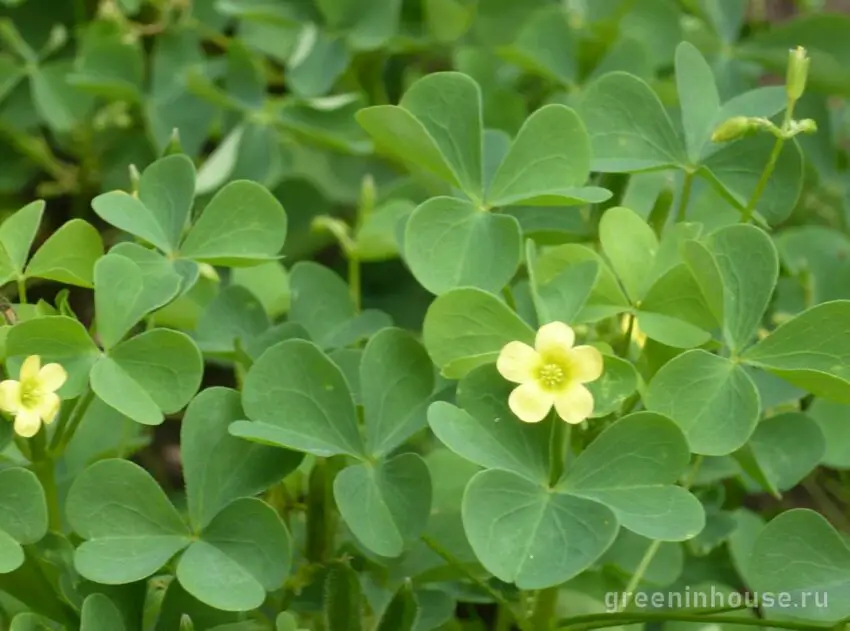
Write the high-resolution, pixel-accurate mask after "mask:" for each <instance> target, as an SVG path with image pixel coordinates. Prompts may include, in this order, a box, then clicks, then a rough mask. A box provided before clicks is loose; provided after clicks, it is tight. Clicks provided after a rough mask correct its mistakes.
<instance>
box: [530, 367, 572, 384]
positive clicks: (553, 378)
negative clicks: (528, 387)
mask: <svg viewBox="0 0 850 631" xmlns="http://www.w3.org/2000/svg"><path fill="white" fill-rule="evenodd" d="M537 378H538V379H539V380H540V384H541V385H542V386H543V387H544V388H546V389H547V390H557V389H558V388H560V387H561V386H563V385H564V383H565V382H566V380H567V371H566V370H565V368H564V366H563V365H561V364H556V363H548V364H543V365H542V366H541V367H540V369H539V370H538V371H537Z"/></svg>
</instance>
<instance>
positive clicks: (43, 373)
mask: <svg viewBox="0 0 850 631" xmlns="http://www.w3.org/2000/svg"><path fill="white" fill-rule="evenodd" d="M67 378H68V373H66V372H65V369H64V368H62V366H60V365H59V364H46V365H45V366H43V367H42V365H41V358H40V357H39V356H38V355H30V356H29V357H27V358H26V360H24V363H23V365H22V366H21V374H20V377H19V379H20V380H19V381H15V380H14V379H6V380H5V381H0V409H3V410H4V411H5V412H8V413H10V414H14V415H15V432H16V433H17V434H18V435H19V436H23V437H24V438H31V437H32V436H35V435H36V434H37V433H38V429H39V428H40V427H41V423H42V422H44V423H47V424H48V425H49V424H50V423H52V422H53V419H54V418H55V417H56V413H57V412H58V411H59V404H60V403H61V400H60V399H59V395H58V394H56V391H57V390H58V389H59V388H61V387H62V384H63V383H65V380H66V379H67Z"/></svg>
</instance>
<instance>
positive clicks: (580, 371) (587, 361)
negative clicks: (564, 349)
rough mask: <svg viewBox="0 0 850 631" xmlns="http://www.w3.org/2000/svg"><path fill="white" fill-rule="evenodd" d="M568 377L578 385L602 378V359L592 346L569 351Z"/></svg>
mask: <svg viewBox="0 0 850 631" xmlns="http://www.w3.org/2000/svg"><path fill="white" fill-rule="evenodd" d="M570 358H571V359H572V361H571V362H570V377H572V378H573V379H575V380H576V381H577V382H578V383H588V382H589V381H596V380H597V379H599V377H601V376H602V370H603V367H604V363H605V362H604V359H603V358H602V353H600V352H599V349H597V348H595V347H593V346H576V347H575V348H574V349H572V350H571V351H570Z"/></svg>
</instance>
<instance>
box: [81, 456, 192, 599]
mask: <svg viewBox="0 0 850 631" xmlns="http://www.w3.org/2000/svg"><path fill="white" fill-rule="evenodd" d="M66 507H67V508H66V510H67V515H68V521H69V523H70V525H71V528H73V530H74V532H76V533H77V534H78V535H80V536H81V537H82V538H83V539H86V541H84V542H83V543H82V544H81V545H80V546H79V547H78V548H77V549H76V551H75V553H74V567H75V568H76V569H77V571H78V572H79V573H80V574H81V575H82V576H83V577H84V578H87V579H89V580H91V581H95V582H97V583H105V584H107V585H120V584H124V583H131V582H133V581H138V580H142V579H144V578H147V577H148V576H150V575H151V574H153V573H154V572H156V571H157V570H159V569H160V568H161V567H162V566H163V565H165V563H167V562H168V560H169V559H170V558H171V557H173V556H174V555H175V554H177V553H178V552H179V551H180V550H182V549H183V548H184V547H186V546H187V545H189V543H191V538H190V532H189V530H188V529H187V528H186V525H185V524H184V523H183V521H182V520H181V519H180V515H179V514H178V513H177V511H176V510H175V508H174V507H173V506H172V505H171V503H170V502H169V501H168V498H167V497H166V496H165V493H163V491H162V489H161V488H159V486H157V484H156V482H155V481H154V479H153V478H152V477H151V476H150V475H149V474H148V473H147V472H146V471H145V470H144V469H142V468H141V467H139V466H138V465H136V464H133V463H132V462H129V461H127V460H117V459H114V460H113V459H110V460H101V461H100V462H96V463H95V464H93V465H91V466H90V467H89V468H87V469H86V470H85V471H83V472H82V473H81V474H80V475H79V476H77V479H76V480H74V484H73V485H72V486H71V489H70V491H69V492H68V499H67V502H66ZM140 516H144V519H140V518H139V517H140Z"/></svg>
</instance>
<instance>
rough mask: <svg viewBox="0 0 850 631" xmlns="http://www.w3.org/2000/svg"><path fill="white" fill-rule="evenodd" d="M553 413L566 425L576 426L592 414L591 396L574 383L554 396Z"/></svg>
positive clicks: (585, 389) (588, 391) (581, 386)
mask: <svg viewBox="0 0 850 631" xmlns="http://www.w3.org/2000/svg"><path fill="white" fill-rule="evenodd" d="M555 411H556V412H557V413H558V416H560V417H561V418H562V419H564V420H565V421H566V422H567V423H570V424H572V425H576V424H578V423H581V422H582V421H583V420H584V419H586V418H587V417H588V416H590V415H591V414H593V395H592V394H591V393H590V390H588V389H587V388H585V387H584V386H583V385H581V384H579V383H576V384H573V386H572V387H570V388H569V389H567V390H564V391H563V392H560V393H558V394H556V395H555Z"/></svg>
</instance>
